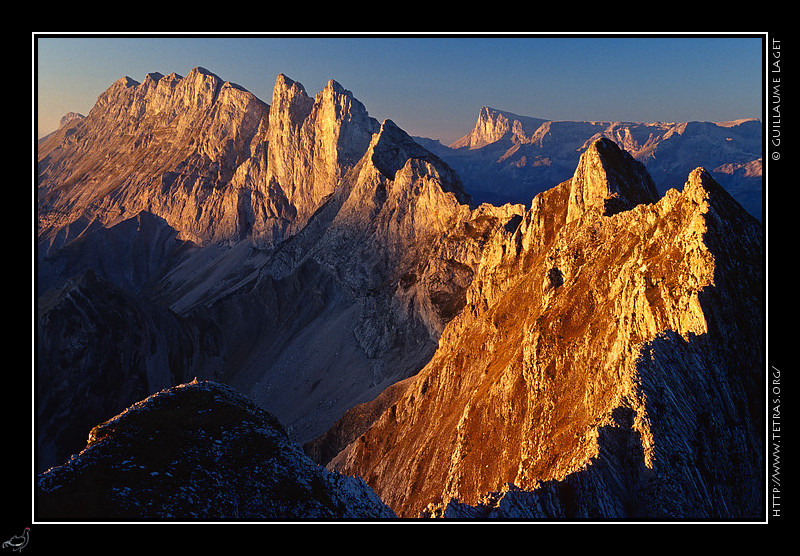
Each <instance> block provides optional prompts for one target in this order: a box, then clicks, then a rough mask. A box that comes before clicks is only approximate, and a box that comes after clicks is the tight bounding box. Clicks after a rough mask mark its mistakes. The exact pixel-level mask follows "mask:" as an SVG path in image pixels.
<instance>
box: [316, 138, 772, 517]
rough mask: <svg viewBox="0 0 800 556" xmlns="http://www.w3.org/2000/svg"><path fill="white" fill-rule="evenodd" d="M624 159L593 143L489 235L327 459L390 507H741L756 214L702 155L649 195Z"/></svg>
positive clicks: (755, 474) (758, 456)
mask: <svg viewBox="0 0 800 556" xmlns="http://www.w3.org/2000/svg"><path fill="white" fill-rule="evenodd" d="M592 161H594V162H592ZM597 163H599V164H597ZM625 165H627V167H626V166H625ZM601 167H605V170H604V171H603V172H602V173H598V171H599V169H600V168H601ZM582 168H583V169H584V170H581V169H582ZM637 168H639V165H638V163H636V162H635V161H632V160H629V157H625V156H624V153H621V152H619V151H618V150H617V151H613V150H612V149H611V144H610V142H604V141H602V140H601V141H598V142H596V143H595V144H594V145H592V147H590V149H589V150H588V151H587V152H586V153H585V154H584V156H583V157H582V159H581V162H580V164H579V166H578V171H576V173H575V175H574V177H573V178H572V179H571V180H569V181H566V182H564V183H562V184H560V185H559V186H557V187H555V188H553V189H551V190H549V191H547V192H545V193H543V194H540V195H539V196H537V198H536V199H534V202H533V205H532V207H531V209H530V210H528V211H527V212H526V213H525V215H524V217H523V219H522V220H521V222H520V223H519V226H518V227H517V228H516V229H515V230H512V231H511V232H507V231H501V232H498V234H497V235H496V236H495V237H494V238H493V240H492V241H490V246H489V247H487V250H486V254H485V256H484V258H483V259H482V260H481V264H480V267H479V270H478V273H477V275H476V276H475V278H474V279H473V281H472V282H471V284H470V286H469V289H468V292H467V304H466V306H465V308H464V310H463V311H462V312H461V313H460V314H459V315H458V316H457V317H456V318H455V319H453V321H451V322H450V323H449V324H448V325H447V327H446V328H445V330H444V332H443V334H442V337H441V340H440V342H439V348H438V350H437V352H436V354H435V355H434V357H433V359H432V360H431V362H430V363H429V364H428V365H427V366H426V367H425V368H424V369H423V370H422V371H421V372H420V373H419V374H418V375H416V376H415V377H414V378H413V379H411V380H410V381H409V383H407V384H404V389H403V391H402V392H401V393H398V394H397V395H396V396H395V397H394V398H393V400H392V401H391V402H386V403H385V404H384V405H385V406H386V407H387V409H386V410H385V411H384V412H383V413H382V414H381V416H380V418H379V419H377V420H375V423H374V424H373V425H372V426H371V428H370V429H369V430H368V431H367V432H365V433H364V434H362V435H360V436H359V437H358V438H356V439H355V440H354V441H353V442H352V443H351V444H350V445H349V446H348V447H347V448H346V449H345V450H343V451H342V452H341V453H340V454H338V455H337V456H336V457H335V458H334V459H333V461H332V462H331V463H330V464H329V466H330V468H332V469H338V470H341V471H343V472H346V473H353V474H357V475H359V476H362V477H364V478H365V479H366V480H367V482H368V483H369V484H370V485H371V486H372V487H373V488H374V489H375V490H376V492H377V493H378V494H379V495H380V496H381V498H382V499H383V500H384V501H386V502H387V504H389V505H390V506H391V507H392V508H393V509H394V510H395V511H396V512H397V513H398V514H399V515H403V516H416V515H419V514H420V512H423V514H424V515H435V516H448V517H460V516H468V515H471V516H484V517H485V516H489V515H492V516H495V517H515V516H518V517H526V516H527V517H532V516H535V517H597V516H617V517H652V518H682V517H692V518H701V517H719V518H722V517H736V518H741V517H757V516H758V515H759V512H760V511H761V508H762V504H761V502H762V500H763V498H762V497H763V492H762V491H761V483H760V476H759V474H760V469H761V464H762V461H763V460H762V458H763V454H762V449H761V445H762V444H761V442H762V434H763V433H762V428H761V419H762V417H761V416H762V411H761V405H760V402H759V398H758V385H759V384H760V377H761V373H762V371H763V369H762V361H763V345H762V343H761V341H762V335H761V333H760V330H761V329H762V324H763V320H762V314H761V305H760V303H761V298H760V295H761V291H762V289H761V288H762V269H761V253H762V243H761V242H762V230H761V227H760V225H759V224H758V223H757V222H756V221H755V220H754V219H753V218H752V217H750V216H749V215H747V214H746V213H745V212H744V211H743V210H742V209H741V207H740V206H739V205H738V204H737V203H736V202H735V201H733V200H732V199H731V198H730V196H729V195H728V194H727V193H726V192H725V191H724V190H723V189H722V188H721V187H720V186H719V185H718V184H716V182H714V181H713V179H712V178H711V177H710V176H709V174H708V173H707V172H705V171H704V170H702V169H698V170H697V171H695V172H693V173H692V174H691V175H690V176H689V179H688V181H687V182H686V185H685V186H684V188H683V190H682V191H680V192H679V191H676V190H671V191H669V192H668V193H667V195H665V196H664V197H663V198H661V199H659V200H655V199H654V198H653V197H652V190H651V182H649V181H648V180H643V179H640V178H642V177H643V175H644V174H642V173H641V172H640V170H639V169H637ZM611 170H613V172H611ZM612 173H613V174H614V175H615V176H616V178H615V179H618V178H619V179H621V180H622V181H619V182H616V184H615V183H612V182H611V180H610V179H609V176H610V175H611V174H612ZM601 175H602V176H605V177H604V179H605V180H606V183H605V186H604V187H600V188H598V184H601V183H602V182H603V180H599V181H598V178H600V176H601ZM637 188H638V193H637V194H634V191H636V190H637ZM611 191H615V192H616V193H618V195H613V194H612V195H610V196H609V195H608V193H609V192H611ZM594 192H598V193H597V194H595V193H594ZM609 197H610V198H612V199H614V200H615V202H616V201H619V204H618V205H616V210H614V211H613V213H612V214H610V215H609V214H607V213H606V212H605V211H601V210H595V207H596V203H593V202H584V203H582V204H580V203H575V202H573V199H576V198H578V199H584V200H585V199H590V200H591V199H606V198H609ZM648 201H649V202H648ZM733 346H736V348H734V347H733ZM710 408H714V409H713V410H712V409H710ZM504 485H505V486H504ZM488 493H495V494H492V495H488ZM710 493H713V495H710ZM487 496H488V498H487Z"/></svg>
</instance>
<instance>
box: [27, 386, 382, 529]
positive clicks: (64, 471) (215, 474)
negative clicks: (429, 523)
mask: <svg viewBox="0 0 800 556" xmlns="http://www.w3.org/2000/svg"><path fill="white" fill-rule="evenodd" d="M36 510H37V518H38V519H42V520H67V521H76V520H77V521H83V520H88V521H116V520H120V519H132V520H137V521H140V520H159V521H163V520H167V521H168V520H173V519H175V520H191V519H225V520H228V519H284V518H290V519H291V518H297V517H304V518H312V519H314V518H316V519H331V518H337V519H338V518H358V519H380V518H391V517H394V514H393V513H392V512H391V510H389V509H388V508H387V507H386V506H385V505H384V504H383V503H382V502H381V501H380V499H379V498H378V497H377V496H376V495H375V493H374V492H372V491H371V490H370V488H369V487H367V486H366V485H365V484H364V482H363V481H362V480H360V479H356V478H353V477H345V476H342V475H338V474H335V473H330V472H328V471H326V470H325V469H323V468H322V467H320V466H318V465H316V464H315V463H313V462H312V461H311V460H310V459H309V458H308V457H307V456H306V455H305V454H303V452H302V450H301V449H300V447H299V446H297V445H296V444H294V443H292V442H291V441H290V440H289V438H288V436H287V435H286V432H285V430H284V429H283V427H282V426H281V425H280V423H279V422H278V421H277V420H276V419H275V418H274V417H273V416H272V415H270V414H269V413H266V412H264V411H263V410H261V409H259V408H258V407H256V406H255V405H254V404H253V403H252V402H251V401H250V400H248V399H247V398H245V397H243V396H242V395H241V394H238V393H237V392H235V391H234V390H232V389H231V388H229V387H227V386H223V385H221V384H218V383H214V382H192V383H187V384H182V385H179V386H176V387H173V388H170V389H166V390H163V391H160V392H158V393H156V394H154V395H152V396H150V397H148V398H146V399H144V400H142V401H140V402H138V403H137V404H135V405H133V406H131V407H130V408H128V409H127V410H125V411H124V412H123V413H121V414H119V415H117V416H115V417H114V418H112V419H110V420H108V421H105V422H104V423H101V424H99V425H97V426H96V427H94V428H92V429H91V432H90V433H89V437H88V442H87V444H86V447H85V448H84V449H83V450H82V451H81V452H80V453H79V454H76V455H75V456H73V457H72V458H71V459H70V460H69V461H67V462H66V463H64V464H63V465H60V466H58V467H54V468H51V469H49V470H48V471H47V472H45V473H43V474H42V475H41V476H40V477H39V480H38V482H37V488H36Z"/></svg>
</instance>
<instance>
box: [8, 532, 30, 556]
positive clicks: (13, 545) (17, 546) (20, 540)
mask: <svg viewBox="0 0 800 556" xmlns="http://www.w3.org/2000/svg"><path fill="white" fill-rule="evenodd" d="M30 531H31V528H30V527H25V530H24V531H23V532H22V534H21V535H14V536H13V537H11V538H10V539H8V540H7V541H6V542H4V543H3V548H10V549H11V550H14V551H15V552H20V551H21V550H22V549H23V548H25V546H26V545H27V544H28V535H29V534H30Z"/></svg>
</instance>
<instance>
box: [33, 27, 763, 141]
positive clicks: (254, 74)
mask: <svg viewBox="0 0 800 556" xmlns="http://www.w3.org/2000/svg"><path fill="white" fill-rule="evenodd" d="M33 39H34V40H33V43H34V48H35V51H34V64H33V77H34V78H35V81H34V84H35V85H36V87H35V88H34V96H35V100H36V104H35V107H36V108H35V109H36V115H37V124H38V131H37V134H38V135H42V134H43V133H48V132H50V131H53V130H54V129H55V128H56V127H57V126H58V121H59V120H60V118H61V116H62V115H64V114H65V113H67V112H70V111H74V112H81V113H83V114H87V113H88V112H89V110H90V109H91V108H92V106H93V105H94V103H95V101H96V99H97V97H98V95H100V94H101V93H102V92H103V91H104V90H105V89H107V88H108V87H109V86H110V85H111V84H112V83H113V82H114V81H116V80H117V79H119V78H120V77H123V76H128V77H131V78H133V79H135V80H137V81H142V80H143V79H144V76H145V75H146V74H147V73H149V72H160V73H163V74H168V73H171V72H176V73H178V74H180V75H186V74H187V73H188V72H189V71H190V70H191V69H192V68H194V67H197V66H202V67H204V68H206V69H208V70H210V71H211V72H213V73H215V74H217V75H218V76H219V77H221V78H222V79H224V80H226V81H231V82H234V83H237V84H238V85H240V86H242V87H244V88H245V89H247V90H249V91H251V92H252V93H254V94H255V95H256V96H258V97H259V98H261V99H262V100H264V101H265V102H267V103H269V102H270V99H271V95H272V87H273V85H274V83H275V78H276V76H277V75H278V74H279V73H284V74H286V75H287V76H288V77H290V78H291V79H294V80H295V81H298V82H300V83H302V84H303V86H304V87H305V88H306V91H307V92H308V94H309V95H311V96H313V95H315V94H316V93H317V92H318V91H319V90H321V89H322V88H323V87H324V86H325V84H326V83H327V81H328V80H329V79H335V80H336V81H338V82H339V83H340V84H341V85H342V86H344V87H345V88H347V89H349V90H351V91H352V92H353V93H354V95H355V97H356V98H357V99H359V100H360V101H361V102H362V103H364V105H365V106H366V108H367V110H368V112H369V113H370V115H371V116H373V117H375V118H376V119H378V120H380V121H383V120H384V119H387V118H388V119H391V120H393V121H394V122H395V123H397V124H398V125H399V126H400V127H401V128H403V129H404V130H406V131H407V132H408V133H410V134H412V135H421V136H425V137H431V138H435V139H440V140H441V141H442V142H443V143H445V144H449V143H451V142H452V141H454V140H455V139H457V138H459V137H461V136H463V135H464V134H466V133H467V132H468V131H469V130H470V129H471V128H472V127H473V125H474V123H475V120H476V118H477V116H478V112H479V110H480V108H481V107H482V106H491V107H493V108H497V109H500V110H507V111H510V112H514V113H517V114H520V115H524V116H535V117H540V118H548V119H555V120H607V121H618V120H619V121H678V122H681V121H691V120H704V121H723V120H732V119H738V118H751V117H758V118H760V117H762V108H763V100H762V93H763V79H762V64H763V54H762V50H761V48H762V37H761V36H759V35H755V34H754V35H752V36H739V37H727V36H724V35H716V34H714V35H705V36H700V35H690V36H669V35H662V36H659V37H640V36H636V35H623V36H611V35H608V36H596V37H586V36H580V35H568V36H550V35H541V36H537V37H523V36H517V35H481V36H471V37H457V36H448V35H437V36H423V37H412V36H405V35H403V36H391V37H389V36H381V35H374V36H368V37H353V36H334V37H327V38H326V37H297V36H295V37H292V36H285V35H284V36H280V37H274V36H273V37H265V36H258V35H246V36H230V35H206V36H203V37H199V38H194V37H191V36H189V35H176V36H171V37H163V38H161V37H155V36H150V35H135V36H130V35H129V36H111V37H102V36H99V35H90V36H86V35H65V36H62V37H60V38H56V37H50V36H46V35H35V34H34V36H33Z"/></svg>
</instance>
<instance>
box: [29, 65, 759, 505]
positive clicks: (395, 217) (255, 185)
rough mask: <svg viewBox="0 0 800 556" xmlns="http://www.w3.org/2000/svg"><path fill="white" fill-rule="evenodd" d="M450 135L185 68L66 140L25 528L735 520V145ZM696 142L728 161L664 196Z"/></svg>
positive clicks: (741, 480)
mask: <svg viewBox="0 0 800 556" xmlns="http://www.w3.org/2000/svg"><path fill="white" fill-rule="evenodd" d="M537 122H538V124H537ZM478 123H479V125H478V126H476V131H473V132H472V133H471V134H470V135H468V136H467V137H466V138H464V139H463V140H462V141H460V142H457V144H454V145H452V146H450V147H446V148H445V147H443V146H441V145H437V144H436V143H435V142H433V141H430V140H424V139H421V138H412V137H411V136H409V135H408V134H407V133H406V132H405V131H403V130H402V129H400V128H399V127H398V126H397V125H395V124H394V123H393V122H392V121H391V120H385V121H384V122H382V123H381V122H378V121H377V120H375V119H374V118H372V117H370V116H369V114H368V112H367V110H366V108H365V107H364V105H363V104H361V103H360V102H359V101H358V100H357V99H355V98H354V96H353V94H352V93H351V92H350V91H348V90H347V89H345V88H344V87H342V86H341V85H340V84H339V83H337V82H335V81H333V80H331V81H329V83H328V84H327V86H326V87H325V88H324V89H323V90H322V91H320V92H319V93H317V94H316V95H315V96H314V97H311V96H309V95H308V94H307V93H306V91H305V89H304V88H303V86H302V85H301V84H299V83H297V82H295V81H293V80H291V79H290V78H288V77H287V76H285V75H279V76H278V77H277V79H276V82H275V87H274V89H273V94H272V98H271V100H270V102H269V103H265V102H263V101H261V100H260V99H258V98H257V97H255V96H254V95H253V94H251V93H250V92H248V91H247V90H245V89H244V88H242V87H241V86H238V85H236V84H233V83H229V82H226V81H224V80H222V79H221V78H219V77H218V76H216V75H215V74H213V73H212V72H209V71H208V70H205V69H203V68H199V67H198V68H195V69H193V70H192V71H191V72H190V73H189V74H188V75H187V76H185V77H182V76H179V75H177V74H174V73H173V74H170V75H166V76H164V75H161V74H156V73H153V74H149V75H147V76H146V77H145V79H144V80H143V81H142V82H136V81H134V80H132V79H130V78H128V77H125V78H122V79H120V80H118V81H117V82H115V83H114V84H113V85H112V86H111V87H109V89H108V90H106V91H105V92H103V93H102V94H101V95H100V96H99V97H98V100H97V103H96V104H95V106H94V107H93V108H92V110H91V111H90V112H89V113H88V114H87V115H86V116H85V117H83V116H79V115H69V116H68V117H65V118H64V120H62V125H61V127H60V128H59V129H58V130H57V131H56V132H54V133H53V134H51V135H50V136H48V137H46V138H44V139H43V140H41V141H40V142H39V144H38V147H37V148H38V170H37V172H38V184H37V195H36V202H37V240H36V241H37V254H36V279H37V281H36V311H37V312H36V372H35V376H34V384H35V403H36V411H35V422H36V431H37V437H36V439H35V441H36V456H37V457H36V459H37V461H36V472H37V474H38V481H37V488H36V497H35V510H36V515H37V516H38V517H39V518H41V519H44V520H49V519H59V518H60V517H63V516H64V515H70V516H72V517H74V518H77V519H89V520H97V519H100V520H106V519H110V520H116V519H126V520H127V519H145V520H146V519H176V518H177V519H194V518H206V519H209V518H210V519H218V518H221V519H235V518H248V519H263V518H276V517H278V518H295V519H304V518H324V519H337V518H357V519H376V518H377V519H382V518H405V517H424V518H508V519H511V518H520V517H525V518H614V517H621V518H643V519H681V518H692V519H698V518H699V519H706V518H717V519H719V518H721V519H732V518H733V519H746V520H748V519H757V518H759V517H761V515H762V512H763V507H764V503H763V502H764V496H765V493H764V485H763V483H762V477H763V475H764V473H763V466H764V430H763V428H764V423H763V413H764V407H763V403H764V401H763V399H762V394H763V392H762V386H763V378H764V377H763V373H764V368H763V367H764V362H763V361H764V349H765V346H764V337H763V333H762V331H763V327H764V308H763V302H764V299H763V293H764V291H763V290H764V272H763V254H764V245H763V235H764V233H763V228H762V225H761V223H760V221H759V219H758V218H757V217H755V216H754V215H753V214H751V213H750V212H748V210H753V209H752V207H751V208H750V209H745V208H743V202H742V201H739V200H737V198H736V195H732V192H733V193H735V189H736V187H734V186H730V188H731V189H732V190H734V191H732V192H731V191H728V190H727V189H726V187H723V185H721V184H720V183H719V182H718V181H717V179H716V178H717V177H718V175H719V172H720V171H719V168H722V167H723V166H724V165H725V164H729V165H731V166H724V167H726V168H727V167H730V168H733V167H734V166H736V167H737V168H738V167H739V166H741V167H744V166H745V165H746V162H747V161H753V166H757V165H758V164H757V161H758V160H759V158H758V156H757V155H758V154H759V153H757V152H755V151H756V150H757V148H756V147H757V146H758V145H760V143H758V142H756V143H754V144H751V143H749V142H748V141H749V140H750V139H749V138H748V139H747V140H745V139H744V138H742V139H740V136H741V137H744V136H746V135H748V134H749V133H753V130H754V129H755V126H756V125H758V126H760V124H759V123H758V122H740V123H738V124H736V125H733V124H731V125H728V126H727V127H725V126H720V125H717V124H708V125H705V124H702V125H701V124H698V125H697V126H696V125H694V124H685V125H684V124H681V125H683V127H681V125H677V126H673V127H670V128H669V129H666V128H662V127H659V128H658V131H656V130H651V131H652V136H651V140H650V141H649V144H650V146H651V147H652V148H651V149H650V152H651V153H655V154H653V155H652V156H651V157H650V159H651V162H652V160H656V161H658V164H661V166H648V165H646V164H645V163H643V162H642V161H640V160H637V158H640V159H641V158H647V157H646V156H645V154H643V153H644V151H643V150H642V149H639V150H638V151H636V153H635V154H636V156H633V154H634V153H630V152H628V150H627V149H628V148H629V147H630V146H631V144H632V143H630V142H629V143H628V144H627V146H626V143H625V142H624V141H618V140H617V139H619V138H621V137H623V136H625V137H633V136H635V137H639V139H637V141H639V142H638V143H637V144H644V143H647V142H646V141H643V140H642V139H641V137H642V135H641V133H643V131H642V129H644V128H645V127H646V124H641V125H638V126H628V127H624V126H608V125H605V124H602V125H600V124H597V125H595V127H591V126H590V129H589V131H591V133H592V134H591V135H586V133H587V131H586V130H583V129H581V130H578V129H577V128H579V127H581V126H580V125H578V124H577V123H572V124H570V125H564V126H562V123H560V122H546V121H543V120H542V121H540V120H533V119H528V118H519V117H514V118H512V117H511V116H510V115H509V114H508V113H500V112H498V111H492V110H489V109H485V110H483V111H482V112H481V116H480V117H479V122H478ZM592 125H594V124H592ZM598 126H599V127H598ZM568 127H569V128H571V129H572V131H571V132H570V133H566V132H565V133H561V132H560V131H558V130H560V129H562V128H568ZM478 128H480V130H478ZM506 128H507V129H506ZM534 128H535V130H534ZM610 128H613V129H614V130H616V131H617V132H619V133H618V134H617V135H614V136H612V137H609V136H607V135H606V134H605V133H604V131H603V130H605V131H607V130H608V129H610ZM625 129H627V130H628V131H624V130H625ZM698 129H702V130H703V131H702V132H700V133H698V132H696V130H698ZM720 129H721V130H727V131H724V133H728V134H729V135H731V137H733V139H731V140H730V141H728V140H722V141H724V142H722V143H720V141H721V140H720V139H719V136H718V135H717V131H718V130H720ZM509 130H510V131H509ZM531 130H534V131H535V133H533V134H532V133H531ZM479 131H480V132H479ZM740 132H741V135H737V134H739V133H740ZM509 134H511V135H509ZM568 136H569V139H567V137H568ZM578 136H580V137H582V139H581V138H579V137H578ZM748 137H749V136H748ZM492 138H494V139H492ZM679 139H681V140H680V141H679ZM684 139H691V141H690V142H689V143H686V142H685V141H683V140H684ZM578 142H580V143H578ZM555 143H558V145H555ZM656 143H657V145H656ZM578 144H580V148H577V147H576V145H578ZM692 144H694V145H702V148H701V147H699V146H698V147H696V150H697V152H698V153H707V152H718V153H728V154H730V153H735V156H734V154H731V155H730V157H728V158H725V162H720V161H719V160H718V159H714V161H712V162H707V161H706V160H710V159H703V160H697V161H696V162H694V166H693V167H692V168H690V169H689V170H686V171H684V173H683V174H682V177H681V178H680V180H677V179H676V181H675V182H673V183H672V184H671V186H670V187H666V186H665V185H664V183H665V181H664V180H667V179H671V176H673V175H674V174H670V172H672V171H675V172H680V171H682V170H681V168H684V166H685V164H687V163H690V162H691V159H690V157H689V154H690V153H691V152H692V150H691V147H690V145H692ZM743 145H746V146H743ZM753 145H755V146H753ZM545 147H546V148H547V149H549V150H547V151H545V150H543V149H544V148H545ZM502 149H505V150H504V151H503V153H505V154H504V155H502V156H499V157H498V156H497V153H498V152H500V150H502ZM535 149H539V150H538V151H536V153H537V154H534V150H535ZM490 150H491V151H492V153H493V154H489V153H490ZM512 151H513V152H512ZM557 151H559V152H562V153H565V154H564V156H563V157H560V156H557V155H556V154H555V153H556V152H557ZM524 153H527V154H524ZM670 153H672V154H673V155H674V158H673V160H672V162H669V161H665V160H664V159H665V158H669V156H670ZM523 154H524V156H525V161H526V162H524V163H523V162H522V158H520V156H522V155H523ZM751 156H753V158H750V157H751ZM515 157H517V158H515ZM700 158H703V157H700ZM723 158H724V157H723ZM501 159H502V160H501ZM545 159H547V160H548V161H549V162H546V163H545V162H543V161H544V160H545ZM570 160H572V169H571V171H570V172H569V173H568V174H567V175H563V171H564V170H563V168H565V167H566V165H568V164H569V163H570V162H569V161H570ZM486 161H491V163H489V162H486ZM515 161H516V162H515ZM528 161H535V162H531V163H528ZM504 162H508V163H509V164H511V165H510V166H507V165H504V164H503V163H504ZM705 164H711V166H713V167H712V168H711V169H709V170H706V169H705V167H703V165H705ZM562 165H563V167H562V168H561V169H560V170H559V172H560V173H558V172H556V173H552V174H549V175H548V177H546V178H545V177H542V178H541V180H539V178H537V177H535V176H536V174H531V173H529V174H527V176H528V177H524V178H523V177H518V176H517V174H515V172H516V171H517V170H519V171H520V172H522V171H525V172H527V171H528V170H530V169H531V168H542V167H543V166H547V167H549V168H551V169H554V168H556V167H559V166H562ZM737 165H739V166H737ZM651 167H652V168H661V169H662V170H658V171H654V170H651ZM651 171H653V172H654V173H655V175H656V176H657V178H658V179H653V178H652V177H651ZM723 174H724V172H723ZM502 175H505V176H506V177H507V178H508V180H506V181H503V180H501V179H500V176H502ZM559 175H560V176H561V177H557V176H559ZM489 176H494V177H491V178H490V177H489ZM519 176H521V174H519ZM552 180H556V181H555V182H553V181H552ZM533 182H536V183H535V185H531V184H532V183H533ZM507 183H514V184H515V185H514V186H513V187H508V186H507V185H506V184H507ZM479 184H480V185H479ZM748 187H750V186H748ZM754 187H755V186H754ZM758 188H759V189H758V190H759V195H758V197H759V198H760V185H759V186H758ZM526 195H528V197H526ZM485 196H493V197H494V199H498V198H502V201H501V202H495V203H490V202H486V200H485V199H483V198H482V197H485ZM740 198H741V197H740ZM523 199H526V200H523ZM518 201H522V202H518ZM87 438H88V441H87ZM301 447H302V449H301Z"/></svg>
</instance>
